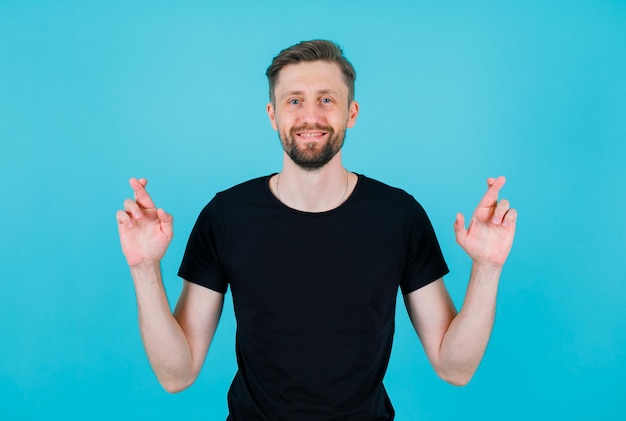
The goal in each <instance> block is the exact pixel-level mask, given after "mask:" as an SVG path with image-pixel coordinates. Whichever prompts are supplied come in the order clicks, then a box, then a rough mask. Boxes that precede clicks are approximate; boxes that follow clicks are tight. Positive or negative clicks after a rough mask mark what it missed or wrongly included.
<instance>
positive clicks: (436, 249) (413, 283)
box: [400, 200, 449, 294]
mask: <svg viewBox="0 0 626 421" xmlns="http://www.w3.org/2000/svg"><path fill="white" fill-rule="evenodd" d="M405 235H406V237H405V244H406V256H407V263H406V267H405V271H404V276H403V277H402V281H401V282H400V288H401V290H402V293H403V294H408V293H410V292H413V291H415V290H417V289H419V288H421V287H423V286H425V285H428V284H429V283H431V282H433V281H436V280H437V279H439V278H441V277H442V276H444V275H445V274H447V273H448V272H449V269H448V265H447V264H446V262H445V260H444V257H443V253H442V252H441V247H440V246H439V242H438V241H437V237H436V235H435V231H434V229H433V226H432V224H431V222H430V219H429V218H428V215H426V212H425V211H424V209H423V208H422V206H421V205H420V204H419V203H418V202H417V201H415V200H413V203H412V205H411V206H410V207H409V209H408V211H407V216H406V225H405Z"/></svg>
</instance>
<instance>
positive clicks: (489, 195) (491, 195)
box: [478, 176, 506, 207]
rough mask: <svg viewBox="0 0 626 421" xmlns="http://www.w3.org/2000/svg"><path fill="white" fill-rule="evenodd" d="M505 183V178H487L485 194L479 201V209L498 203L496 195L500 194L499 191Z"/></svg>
mask: <svg viewBox="0 0 626 421" xmlns="http://www.w3.org/2000/svg"><path fill="white" fill-rule="evenodd" d="M504 183H506V178H504V177H503V176H500V177H498V178H495V179H494V178H489V179H487V185H488V186H489V187H488V188H487V192H486V193H485V195H484V196H483V198H482V199H481V200H480V203H479V204H478V206H479V207H491V206H493V205H494V204H496V203H497V202H498V193H500V189H501V188H502V186H504Z"/></svg>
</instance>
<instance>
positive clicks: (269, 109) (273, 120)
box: [267, 102, 278, 130]
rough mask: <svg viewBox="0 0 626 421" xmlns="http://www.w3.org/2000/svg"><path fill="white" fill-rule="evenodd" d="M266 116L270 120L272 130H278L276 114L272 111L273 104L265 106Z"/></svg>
mask: <svg viewBox="0 0 626 421" xmlns="http://www.w3.org/2000/svg"><path fill="white" fill-rule="evenodd" d="M267 116H268V117H269V118H270V122H271V123H272V127H273V128H274V130H278V125H277V124H276V113H275V110H274V104H272V103H271V102H270V103H269V104H267Z"/></svg>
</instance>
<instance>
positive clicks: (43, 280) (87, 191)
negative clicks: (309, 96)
mask: <svg viewBox="0 0 626 421" xmlns="http://www.w3.org/2000/svg"><path fill="white" fill-rule="evenodd" d="M294 3H295V2H288V1H272V2H253V1H248V2H242V1H232V2H225V1H224V2H209V1H205V2H201V1H183V2H167V1H125V2H123V1H108V2H104V1H102V2H86V1H85V2H81V1H56V2H52V1H50V2H44V1H12V0H0V142H1V149H0V192H1V199H0V201H1V202H0V221H2V230H1V233H0V256H1V261H0V262H1V264H0V419H8V420H13V419H41V418H46V417H53V418H57V417H61V416H62V417H63V418H65V419H91V420H98V419H102V420H110V419H155V420H161V419H173V417H175V416H179V415H181V416H183V417H184V418H185V419H188V420H200V419H204V420H214V419H215V420H219V419H224V417H225V414H226V392H227V389H228V386H229V384H230V380H231V378H232V376H233V374H234V372H235V358H234V329H235V324H234V318H233V315H232V306H231V303H230V297H227V300H226V308H225V310H224V314H223V316H222V320H221V323H220V326H219V328H218V332H217V334H216V338H215V340H214V343H213V346H212V348H211V350H210V351H209V355H208V357H207V360H206V363H205V366H204V368H203V371H202V372H201V375H200V377H199V379H198V381H197V382H196V383H195V384H194V385H193V386H192V387H191V388H190V389H188V390H186V391H184V392H183V393H180V394H177V395H168V394H167V393H166V392H165V391H163V390H162V389H161V387H160V386H159V385H158V383H157V381H156V379H155V377H154V375H153V374H152V372H151V370H150V367H149V365H148V362H147V359H146V357H145V354H144V351H143V348H142V344H141V340H140V337H139V333H138V327H137V321H136V309H135V297H134V291H133V287H132V282H131V280H130V276H129V272H128V269H127V267H126V264H125V260H124V258H123V256H122V254H121V251H120V247H119V242H118V236H117V228H116V222H115V211H116V210H117V209H119V208H121V206H122V202H123V200H124V199H125V198H126V197H129V196H130V195H131V190H130V188H129V187H128V184H127V180H128V178H129V177H131V176H137V177H147V178H148V179H149V180H150V185H149V186H150V191H151V193H152V195H153V197H154V199H155V201H156V202H157V204H158V205H159V206H161V207H164V208H165V209H166V210H167V211H169V212H170V213H172V214H173V215H174V216H175V218H176V224H175V230H176V236H175V238H174V241H173V243H172V245H171V247H170V250H169V252H168V254H167V256H166V258H165V259H164V261H163V272H164V276H165V284H166V288H167V291H168V295H169V296H170V299H171V302H172V304H173V303H174V301H175V299H176V298H177V296H178V293H179V291H180V286H181V285H180V280H179V279H178V278H177V276H176V271H177V268H178V264H179V261H180V258H181V256H182V252H183V249H184V246H185V243H186V240H187V236H188V234H189V231H190V229H191V226H192V224H193V223H194V221H195V218H196V216H197V213H198V212H199V211H200V209H201V208H202V206H203V205H204V204H205V203H206V202H207V201H208V200H210V199H211V197H212V196H213V195H214V194H215V193H216V192H217V191H219V190H222V189H225V188H227V187H229V186H231V185H233V184H236V183H239V182H241V181H244V180H246V179H248V178H251V177H256V176H259V175H263V174H267V173H270V172H273V171H277V170H279V169H280V165H281V149H280V144H279V142H278V138H277V135H276V133H275V132H274V131H273V130H272V129H271V126H270V124H269V122H268V120H267V117H266V114H265V105H266V102H267V83H266V80H265V77H264V71H265V68H266V67H267V65H268V64H269V62H270V60H271V58H272V57H273V56H274V55H275V54H276V53H278V51H279V50H281V49H282V48H284V47H286V46H289V45H291V44H293V43H296V42H298V41H301V40H305V39H311V38H329V39H332V40H335V41H336V42H338V43H339V44H340V45H342V46H343V47H344V49H345V52H346V54H347V56H348V58H349V59H350V60H351V61H352V62H353V63H354V65H355V66H356V68H357V72H358V78H357V89H356V96H357V99H358V100H359V102H360V106H361V113H360V116H359V119H358V122H357V125H356V127H355V128H353V129H351V130H350V131H349V132H348V137H347V141H346V146H345V151H344V161H345V163H346V165H347V167H348V168H349V169H351V170H352V171H356V172H360V173H364V174H366V175H368V176H371V177H374V178H378V179H380V180H382V181H384V182H386V183H389V184H392V185H396V186H399V187H402V188H404V189H405V190H407V191H408V192H410V193H411V194H413V195H414V196H415V197H416V198H417V199H418V200H419V201H420V202H421V203H422V205H423V206H424V207H425V208H426V209H427V211H428V213H429V215H430V216H431V219H432V222H433V224H434V226H435V229H436V231H437V233H438V235H439V238H440V242H441V244H442V248H443V250H444V253H445V255H446V258H447V260H448V263H449V264H450V266H451V269H452V272H451V274H450V275H449V276H448V277H447V278H446V282H447V284H448V287H449V289H450V291H451V293H452V295H453V298H454V300H455V302H456V303H457V306H460V305H461V304H462V300H463V294H464V291H465V288H466V283H467V277H468V269H469V261H468V258H467V257H466V256H465V255H464V253H463V252H462V250H460V249H459V248H458V246H456V244H455V242H454V235H453V230H452V223H453V221H454V217H455V213H456V212H457V211H461V212H464V213H465V214H466V215H467V216H469V214H470V213H471V212H472V210H473V208H474V206H475V204H476V203H477V201H478V199H479V198H480V197H481V195H482V194H483V191H484V190H485V187H484V182H485V181H484V180H485V179H486V178H487V177H488V176H492V175H499V174H504V175H506V176H507V178H508V180H509V181H508V183H507V185H506V186H505V188H504V191H503V196H506V197H507V198H510V199H511V201H512V203H513V205H514V206H515V207H516V208H517V209H518V210H519V214H520V217H519V225H518V232H517V237H516V241H515V244H514V248H513V252H512V254H511V256H510V258H509V261H508V263H507V266H506V269H505V272H504V274H503V278H502V282H501V287H500V293H499V300H498V304H499V307H498V314H497V318H496V326H495V330H494V332H493V336H492V340H491V343H490V345H489V348H488V350H487V354H486V356H485V359H484V361H483V363H482V365H481V366H480V368H479V370H478V372H477V374H476V375H475V377H474V379H473V380H472V382H471V383H470V384H469V385H468V386H467V387H464V388H457V387H454V386H450V385H448V384H446V383H444V382H443V381H441V380H439V379H438V378H437V377H436V375H435V374H434V372H433V370H432V369H431V368H430V365H429V363H428V361H427V360H426V357H425V355H424V352H423V350H422V348H421V345H420V344H419V341H418V339H417V337H416V335H415V334H414V332H413V331H412V328H411V327H410V325H409V322H408V318H407V316H406V312H405V311H404V309H403V307H402V305H400V306H399V311H398V316H397V333H396V339H395V346H394V351H393V355H392V359H391V362H390V366H389V370H388V375H387V377H386V387H387V389H388V392H389V394H390V396H391V398H392V401H393V403H394V404H395V406H396V409H397V415H398V416H397V419H398V420H400V421H404V420H415V419H422V420H447V419H470V420H471V419H482V420H492V419H493V420H500V419H507V420H515V419H520V420H526V419H624V418H625V417H626V408H625V406H624V404H623V398H624V396H625V395H624V387H623V380H624V377H626V358H625V357H626V355H625V351H626V329H625V320H626V306H625V305H624V304H625V303H626V282H625V281H626V222H625V220H626V215H625V212H624V209H626V195H625V193H624V183H625V182H626V170H625V169H624V158H625V157H626V147H625V143H626V2H624V1H619V0H614V1H609V0H597V1H582V0H574V1H556V0H555V1H549V0H548V1H528V0H527V1H509V2H500V1H480V2H461V1H447V2H435V1H416V2H410V1H399V2H387V3H386V4H385V5H383V4H382V2H378V1H371V2H367V1H360V2H357V1H352V2H347V1H346V2H339V1H324V0H322V1H317V2H309V3H308V4H307V5H303V4H298V5H294ZM268 257H271V256H268ZM273 257H275V258H279V257H280V256H276V255H273Z"/></svg>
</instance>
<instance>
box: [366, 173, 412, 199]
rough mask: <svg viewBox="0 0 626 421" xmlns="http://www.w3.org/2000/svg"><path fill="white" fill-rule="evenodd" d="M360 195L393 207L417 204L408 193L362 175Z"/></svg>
mask: <svg viewBox="0 0 626 421" xmlns="http://www.w3.org/2000/svg"><path fill="white" fill-rule="evenodd" d="M359 194H360V195H362V196H364V197H365V198H367V199H370V200H378V201H384V202H387V203H390V204H392V205H400V204H407V205H408V204H413V203H416V200H415V198H414V197H413V196H412V195H410V194H409V193H407V192H406V191H404V190H402V189H400V188H398V187H393V186H390V185H388V184H385V183H383V182H382V181H379V180H376V179H373V178H369V177H367V176H365V175H362V174H359Z"/></svg>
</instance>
